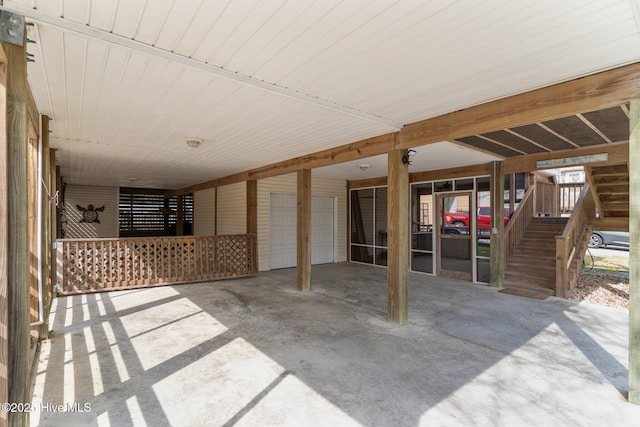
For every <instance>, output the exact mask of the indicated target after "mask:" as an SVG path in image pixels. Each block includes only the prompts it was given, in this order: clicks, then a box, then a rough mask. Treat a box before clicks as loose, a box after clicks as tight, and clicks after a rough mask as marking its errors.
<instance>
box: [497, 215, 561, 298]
mask: <svg viewBox="0 0 640 427" xmlns="http://www.w3.org/2000/svg"><path fill="white" fill-rule="evenodd" d="M567 220H568V218H531V222H529V224H528V225H527V229H526V231H525V234H524V236H522V238H521V239H520V241H519V242H518V244H517V245H516V247H515V248H514V250H513V253H512V255H511V257H510V258H509V259H508V260H507V265H506V268H505V277H504V279H505V280H504V287H508V288H516V289H526V290H530V291H538V292H543V293H547V294H549V295H554V294H555V289H556V236H559V235H561V234H562V232H563V230H564V227H565V226H566V224H567Z"/></svg>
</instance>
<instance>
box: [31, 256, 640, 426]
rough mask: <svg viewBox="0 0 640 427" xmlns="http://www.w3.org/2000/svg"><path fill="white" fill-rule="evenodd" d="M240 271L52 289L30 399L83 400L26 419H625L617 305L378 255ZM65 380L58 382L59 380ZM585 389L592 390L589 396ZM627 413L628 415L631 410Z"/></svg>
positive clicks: (386, 422) (227, 422)
mask: <svg viewBox="0 0 640 427" xmlns="http://www.w3.org/2000/svg"><path fill="white" fill-rule="evenodd" d="M295 280H296V273H295V270H293V269H287V270H277V271H272V272H269V273H263V274H260V275H258V276H256V277H253V278H245V279H238V280H226V281H220V282H211V283H201V284H194V285H182V286H173V287H164V288H153V289H147V290H144V291H140V290H136V291H121V292H113V293H102V294H91V295H83V296H72V297H66V298H60V299H58V300H57V308H56V310H55V313H53V316H54V317H53V319H52V320H53V322H52V324H53V329H54V333H53V334H52V338H51V340H50V342H49V347H48V349H45V350H47V351H46V354H47V355H48V357H47V360H46V361H45V362H42V363H41V369H40V370H39V373H38V379H37V380H36V381H37V383H36V388H35V390H36V391H35V400H37V399H40V400H41V401H42V402H56V403H68V402H79V403H85V402H89V403H91V405H92V410H91V412H89V413H73V414H72V413H69V412H66V413H50V412H46V413H41V414H40V418H39V420H40V422H41V425H83V426H86V425H100V424H102V423H103V422H108V423H109V424H111V425H118V426H121V425H142V424H146V425H154V426H168V425H224V426H231V425H309V423H312V424H313V425H351V424H352V425H363V426H392V425H401V426H414V425H424V424H429V425H451V424H458V425H460V424H463V425H464V424H473V425H514V424H520V425H521V424H528V425H539V424H563V425H580V424H582V423H583V421H586V422H588V423H591V424H593V423H596V424H597V423H598V421H602V422H603V423H611V422H612V421H613V420H620V425H624V424H625V423H628V424H629V425H630V424H631V421H630V420H631V419H634V418H633V417H631V418H630V414H633V415H634V416H635V417H637V416H638V415H640V412H639V410H640V408H636V407H634V406H632V405H628V404H626V403H625V402H624V400H623V398H622V396H621V394H620V393H622V394H625V393H626V391H627V375H628V372H627V368H626V366H625V358H626V355H627V353H626V352H627V344H626V330H625V328H626V324H625V320H624V319H625V314H624V313H622V312H621V311H620V310H616V309H607V308H600V307H593V306H585V305H583V304H575V303H571V302H568V301H564V300H558V299H555V298H550V299H548V300H546V301H539V300H533V299H526V298H522V297H516V296H511V295H505V294H501V293H497V292H495V290H493V289H491V288H488V287H485V286H480V285H472V284H469V283H464V282H459V281H455V280H449V279H441V278H434V277H430V276H421V275H411V277H410V301H411V303H410V315H409V320H410V322H409V324H408V325H405V326H396V325H393V324H389V323H387V322H386V320H385V313H386V298H387V296H386V270H383V269H379V268H372V267H366V266H360V265H355V264H340V265H324V266H314V268H313V289H314V291H313V292H310V293H300V292H298V291H296V290H295ZM63 390H64V393H63ZM594 399H596V400H597V401H598V402H599V405H598V406H597V407H596V406H594V405H590V403H589V402H593V401H594ZM635 419H637V418H635Z"/></svg>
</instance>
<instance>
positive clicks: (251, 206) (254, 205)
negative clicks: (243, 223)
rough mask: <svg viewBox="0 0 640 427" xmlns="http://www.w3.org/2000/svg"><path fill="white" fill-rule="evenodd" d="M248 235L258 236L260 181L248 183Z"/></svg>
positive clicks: (253, 180)
mask: <svg viewBox="0 0 640 427" xmlns="http://www.w3.org/2000/svg"><path fill="white" fill-rule="evenodd" d="M247 233H248V234H258V181H256V180H255V179H250V180H249V181H247Z"/></svg>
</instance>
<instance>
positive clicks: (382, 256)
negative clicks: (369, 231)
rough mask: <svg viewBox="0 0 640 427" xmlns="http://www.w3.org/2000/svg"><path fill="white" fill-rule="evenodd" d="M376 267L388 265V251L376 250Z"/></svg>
mask: <svg viewBox="0 0 640 427" xmlns="http://www.w3.org/2000/svg"><path fill="white" fill-rule="evenodd" d="M376 265H387V250H386V249H381V248H378V249H376Z"/></svg>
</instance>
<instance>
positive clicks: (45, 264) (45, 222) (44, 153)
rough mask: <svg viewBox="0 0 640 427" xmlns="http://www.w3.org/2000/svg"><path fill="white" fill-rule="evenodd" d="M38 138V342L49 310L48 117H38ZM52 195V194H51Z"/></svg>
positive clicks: (45, 333) (46, 326)
mask: <svg viewBox="0 0 640 427" xmlns="http://www.w3.org/2000/svg"><path fill="white" fill-rule="evenodd" d="M40 121H41V123H40V133H41V135H40V138H42V147H41V151H40V153H38V155H39V156H41V162H42V170H41V171H40V177H41V178H42V182H44V183H45V186H46V188H43V189H42V196H41V206H40V215H41V216H42V229H41V230H39V232H40V233H41V236H42V245H41V247H40V268H41V269H42V307H43V316H44V318H43V320H44V321H43V323H42V325H40V329H39V331H38V337H39V339H40V340H46V339H49V309H50V308H51V291H52V287H51V281H50V278H51V273H50V272H51V243H52V240H51V206H50V202H49V194H48V193H47V191H49V192H50V191H51V187H52V185H51V163H50V162H51V154H50V146H49V117H48V116H44V115H43V116H41V117H40ZM52 195H53V194H52Z"/></svg>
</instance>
